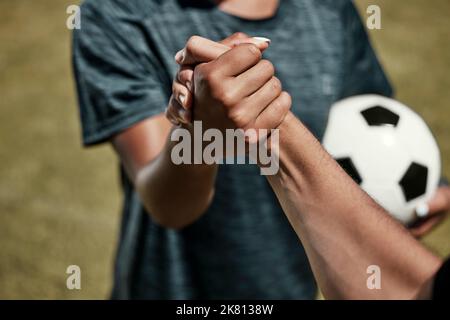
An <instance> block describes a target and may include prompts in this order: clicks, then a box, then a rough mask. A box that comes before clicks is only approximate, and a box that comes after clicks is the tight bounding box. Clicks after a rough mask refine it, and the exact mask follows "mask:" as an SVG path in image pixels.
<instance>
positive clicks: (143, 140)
mask: <svg viewBox="0 0 450 320" xmlns="http://www.w3.org/2000/svg"><path fill="white" fill-rule="evenodd" d="M171 130H172V125H171V124H170V123H169V121H167V120H166V119H165V117H164V115H160V116H157V117H154V118H150V119H147V120H145V121H143V122H141V123H139V124H137V125H136V126H134V127H132V128H130V129H128V130H126V131H124V132H122V133H121V134H119V135H117V136H116V137H114V139H113V146H114V149H115V150H116V152H117V153H118V155H119V156H120V159H121V161H122V163H123V165H124V167H125V169H126V171H127V174H128V176H129V177H130V178H131V179H132V181H133V182H134V184H135V186H136V189H137V191H138V193H139V195H140V198H141V201H142V202H143V204H144V206H145V208H146V209H147V211H148V212H149V213H150V214H151V215H152V217H153V218H154V219H155V220H156V221H157V222H158V223H160V224H161V225H164V226H166V227H171V228H181V227H183V226H185V225H188V224H190V223H192V222H193V221H195V220H196V219H198V217H199V216H200V215H201V214H202V213H203V212H204V211H205V210H206V209H207V207H208V205H209V203H210V201H211V198H212V196H213V194H214V180H215V174H216V171H217V166H216V165H178V166H177V165H174V164H173V162H172V161H171V159H170V154H171V150H172V147H173V145H174V143H173V142H171V141H170V140H169V138H168V136H169V133H170V131H171ZM189 190H196V191H195V192H189ZM180 203H183V206H182V209H180Z"/></svg>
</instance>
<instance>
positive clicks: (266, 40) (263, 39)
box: [252, 37, 271, 44]
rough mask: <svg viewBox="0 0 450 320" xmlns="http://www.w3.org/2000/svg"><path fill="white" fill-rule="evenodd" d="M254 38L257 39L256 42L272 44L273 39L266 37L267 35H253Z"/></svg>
mask: <svg viewBox="0 0 450 320" xmlns="http://www.w3.org/2000/svg"><path fill="white" fill-rule="evenodd" d="M252 39H253V40H256V42H260V43H262V42H265V43H267V44H270V42H271V40H270V39H269V38H265V37H253V38H252Z"/></svg>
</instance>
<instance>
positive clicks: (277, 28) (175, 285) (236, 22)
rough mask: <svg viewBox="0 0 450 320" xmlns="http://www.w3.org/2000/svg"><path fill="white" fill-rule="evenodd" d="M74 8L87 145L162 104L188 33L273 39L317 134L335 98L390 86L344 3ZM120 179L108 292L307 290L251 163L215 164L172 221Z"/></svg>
mask: <svg viewBox="0 0 450 320" xmlns="http://www.w3.org/2000/svg"><path fill="white" fill-rule="evenodd" d="M81 10H82V11H81V29H80V30H76V31H75V33H74V42H73V61H74V71H75V78H76V83H77V89H78V96H79V106H80V116H81V123H82V132H83V141H84V144H85V145H93V144H97V143H100V142H104V141H107V140H108V139H109V138H110V137H111V136H112V135H114V134H117V133H119V132H121V131H122V130H124V129H126V128H128V127H130V126H132V125H133V124H135V123H137V122H139V121H140V120H143V119H145V118H148V117H151V116H153V115H156V114H160V113H162V112H163V111H164V109H165V107H166V106H167V102H168V99H169V96H170V93H171V81H172V78H173V76H174V74H175V73H176V71H177V65H176V64H175V62H174V60H173V56H174V54H175V53H176V52H177V51H178V50H179V49H181V48H182V47H183V46H184V44H185V43H186V41H187V39H188V38H189V37H190V36H192V35H194V34H196V35H200V36H203V37H207V38H210V39H212V40H221V39H223V38H225V37H227V36H229V35H230V34H232V33H234V32H237V31H242V32H245V33H247V34H249V35H252V36H263V37H268V38H270V39H271V40H272V44H271V46H270V48H269V49H268V50H267V51H266V52H265V53H264V56H265V58H267V59H269V60H270V61H272V62H273V64H274V65H275V67H276V75H277V77H278V78H279V79H280V80H281V81H282V83H283V87H284V90H286V91H288V92H289V93H290V94H291V95H292V98H293V108H292V110H293V112H294V113H295V114H296V115H297V116H298V117H299V118H301V119H302V121H303V122H304V123H305V124H306V125H307V126H308V127H309V128H310V129H311V131H312V132H313V133H314V134H315V135H316V136H317V137H318V138H320V137H321V136H322V134H323V131H324V128H325V125H326V121H327V116H328V110H329V107H330V106H331V104H332V103H333V102H335V101H337V100H339V99H341V98H344V97H348V96H351V95H356V94H365V93H377V94H382V95H391V88H390V86H389V83H388V81H387V79H386V77H385V75H384V73H383V71H382V69H381V67H380V65H379V63H378V61H377V58H376V56H375V54H374V52H373V50H372V48H371V46H370V44H369V41H368V38H367V35H366V33H365V30H364V27H363V24H362V23H361V20H360V18H359V16H358V14H357V12H356V10H355V7H354V5H353V4H352V2H350V1H346V0H328V1H327V0H281V1H280V4H279V7H278V10H277V12H276V14H275V15H274V16H273V17H271V18H268V19H263V20H256V21H255V20H253V21H252V20H247V19H242V18H238V17H235V16H232V15H229V14H227V13H225V12H222V11H220V10H219V9H218V8H217V7H216V6H214V5H212V4H211V2H210V1H200V0H197V1H181V0H178V1H177V0H160V1H158V0H87V1H85V2H84V4H83V5H82V9H81ZM299 143H301V141H299ZM122 188H123V194H124V206H123V222H122V228H121V234H120V241H119V247H118V252H117V259H116V265H115V279H114V289H113V298H118V299H131V298H141V299H199V298H203V299H228V298H232V299H240V298H246V299H311V298H314V296H315V293H316V286H315V282H314V279H313V275H312V273H311V270H310V267H309V264H308V261H307V259H306V256H305V253H304V250H303V248H302V246H301V244H300V242H299V240H298V238H297V236H296V234H295V233H294V231H293V230H292V229H291V227H290V225H289V223H288V221H287V219H286V218H285V215H284V214H283V212H282V210H281V208H280V206H279V203H278V201H277V199H276V197H275V195H274V193H273V192H272V190H271V188H270V186H269V184H268V182H267V181H266V178H265V177H263V176H261V175H260V173H259V168H258V167H257V166H254V165H221V166H220V168H219V173H218V177H217V181H216V194H215V197H214V199H213V201H212V205H211V206H210V208H209V209H208V210H207V212H206V213H205V214H204V215H203V216H202V217H201V218H200V219H199V220H198V221H196V222H195V223H193V224H192V225H190V226H188V227H186V228H185V229H183V230H180V231H175V230H169V229H166V228H163V227H161V226H159V225H157V224H156V223H155V222H154V221H153V220H152V219H151V218H150V216H149V215H148V214H147V213H146V212H145V211H144V209H143V207H142V205H141V203H140V201H139V198H138V196H137V194H136V192H135V190H134V189H133V186H132V185H131V183H130V181H129V180H128V179H127V178H126V176H125V175H124V174H123V170H122ZM187 192H195V190H188V191H187ZM99 201H101V199H99ZM181 210H183V206H182V204H180V211H181ZM93 214H95V213H93Z"/></svg>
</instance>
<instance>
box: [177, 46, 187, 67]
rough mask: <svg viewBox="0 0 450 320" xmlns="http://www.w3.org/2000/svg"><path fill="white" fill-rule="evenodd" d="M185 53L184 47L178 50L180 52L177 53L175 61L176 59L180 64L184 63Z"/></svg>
mask: <svg viewBox="0 0 450 320" xmlns="http://www.w3.org/2000/svg"><path fill="white" fill-rule="evenodd" d="M184 54H185V53H184V49H182V50H180V51H178V52H177V53H176V54H175V61H176V62H177V63H179V64H181V63H183V60H184Z"/></svg>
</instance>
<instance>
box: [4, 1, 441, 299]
mask: <svg viewBox="0 0 450 320" xmlns="http://www.w3.org/2000/svg"><path fill="white" fill-rule="evenodd" d="M77 2H78V1H75V0H74V1H67V0H39V1H31V0H9V1H0V298H3V299H14V298H25V299H35V298H43V299H78V298H83V299H91V298H100V299H102V298H107V297H108V294H109V290H110V288H111V278H112V262H113V255H114V251H115V245H116V242H117V232H118V226H119V221H120V217H119V208H120V202H121V195H120V192H119V187H118V182H119V180H118V175H117V166H118V162H117V159H116V158H115V156H114V154H113V153H112V151H111V149H110V148H109V147H108V146H101V147H96V148H93V149H90V150H83V149H82V147H81V143H80V130H79V123H78V113H77V107H76V100H75V96H74V90H73V81H72V77H71V65H70V32H69V31H68V30H67V29H66V27H65V20H66V17H67V14H66V8H67V6H68V5H69V4H73V3H75V4H76V3H77ZM357 4H358V6H359V7H360V9H362V11H361V12H362V13H363V14H365V8H367V5H369V4H378V5H380V7H381V8H382V30H378V31H371V32H370V34H371V37H372V39H373V41H374V45H375V47H376V49H377V50H378V52H379V54H380V58H381V60H382V62H383V64H384V65H385V67H386V70H387V72H388V74H389V76H390V78H391V80H392V82H393V84H394V85H395V87H396V92H397V97H398V98H399V99H400V100H401V101H404V102H405V103H407V104H409V105H410V106H412V107H413V108H414V109H415V110H417V111H418V112H419V113H420V114H421V115H422V116H423V117H424V118H425V119H426V121H427V122H428V123H429V124H430V126H431V127H432V129H433V131H434V133H435V134H436V136H437V138H438V140H439V143H440V146H441V150H442V154H443V159H444V172H445V173H446V174H447V176H450V143H449V141H450V105H449V102H450V90H449V88H450V75H449V74H448V71H449V70H448V66H449V64H450V42H449V39H450V36H449V35H450V34H449V30H450V19H448V13H449V12H450V2H449V1H448V0H433V1H426V0H410V1H393V0H378V1H375V0H374V1H367V0H364V1H363V0H358V1H357ZM449 240H450V222H449V220H447V221H446V222H445V223H444V224H442V225H441V226H439V227H438V228H436V229H435V230H434V231H433V232H432V233H431V234H430V235H428V236H427V237H426V238H425V239H424V243H425V244H426V245H427V246H429V247H430V248H431V249H432V250H434V251H435V252H438V253H439V254H440V255H442V256H444V255H448V254H450V241H449ZM70 264H77V265H79V266H80V267H81V270H82V289H81V290H80V291H70V290H67V289H66V286H65V281H66V274H65V270H66V268H67V266H68V265H70Z"/></svg>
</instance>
